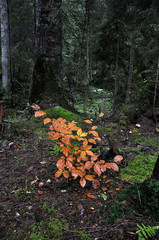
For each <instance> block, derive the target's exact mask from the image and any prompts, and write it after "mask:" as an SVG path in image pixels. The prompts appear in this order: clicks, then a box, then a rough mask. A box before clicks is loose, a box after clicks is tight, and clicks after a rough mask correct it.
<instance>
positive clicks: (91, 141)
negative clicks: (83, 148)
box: [88, 139, 96, 143]
mask: <svg viewBox="0 0 159 240" xmlns="http://www.w3.org/2000/svg"><path fill="white" fill-rule="evenodd" d="M88 142H90V143H95V142H96V141H95V140H94V139H88Z"/></svg>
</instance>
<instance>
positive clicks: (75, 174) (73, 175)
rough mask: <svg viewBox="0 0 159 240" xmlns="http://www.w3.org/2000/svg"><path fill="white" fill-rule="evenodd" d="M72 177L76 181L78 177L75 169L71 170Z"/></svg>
mask: <svg viewBox="0 0 159 240" xmlns="http://www.w3.org/2000/svg"><path fill="white" fill-rule="evenodd" d="M71 174H72V177H74V179H76V178H77V177H78V175H79V174H78V170H76V169H75V168H74V169H72V173H71Z"/></svg>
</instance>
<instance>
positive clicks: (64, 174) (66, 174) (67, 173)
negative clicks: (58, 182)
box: [63, 170, 69, 178]
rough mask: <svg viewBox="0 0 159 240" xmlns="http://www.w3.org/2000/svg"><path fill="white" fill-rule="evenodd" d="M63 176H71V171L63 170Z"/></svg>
mask: <svg viewBox="0 0 159 240" xmlns="http://www.w3.org/2000/svg"><path fill="white" fill-rule="evenodd" d="M63 176H64V177H65V178H69V172H68V171H66V170H65V171H64V172H63Z"/></svg>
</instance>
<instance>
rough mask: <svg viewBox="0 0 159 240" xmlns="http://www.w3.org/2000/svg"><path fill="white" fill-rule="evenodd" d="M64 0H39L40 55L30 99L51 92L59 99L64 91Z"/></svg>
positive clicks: (54, 99)
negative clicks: (62, 11) (62, 16)
mask: <svg viewBox="0 0 159 240" xmlns="http://www.w3.org/2000/svg"><path fill="white" fill-rule="evenodd" d="M61 4H62V0H54V1H50V0H39V1H38V9H39V16H38V26H37V46H36V47H37V48H36V59H35V65H34V70H33V79H32V87H31V92H30V101H31V102H34V101H36V100H37V99H43V98H44V97H46V96H48V97H49V96H51V98H52V99H53V101H55V102H59V101H60V97H61V95H62V90H61V89H62V86H61V85H62V84H61V81H62V80H61V79H62V22H61Z"/></svg>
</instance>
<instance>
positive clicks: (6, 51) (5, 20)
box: [0, 0, 11, 97]
mask: <svg viewBox="0 0 159 240" xmlns="http://www.w3.org/2000/svg"><path fill="white" fill-rule="evenodd" d="M0 10H1V60H2V89H3V90H4V92H5V96H6V97H9V95H10V69H11V68H10V45H9V42H10V41H9V5H8V1H6V0H1V1H0Z"/></svg>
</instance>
